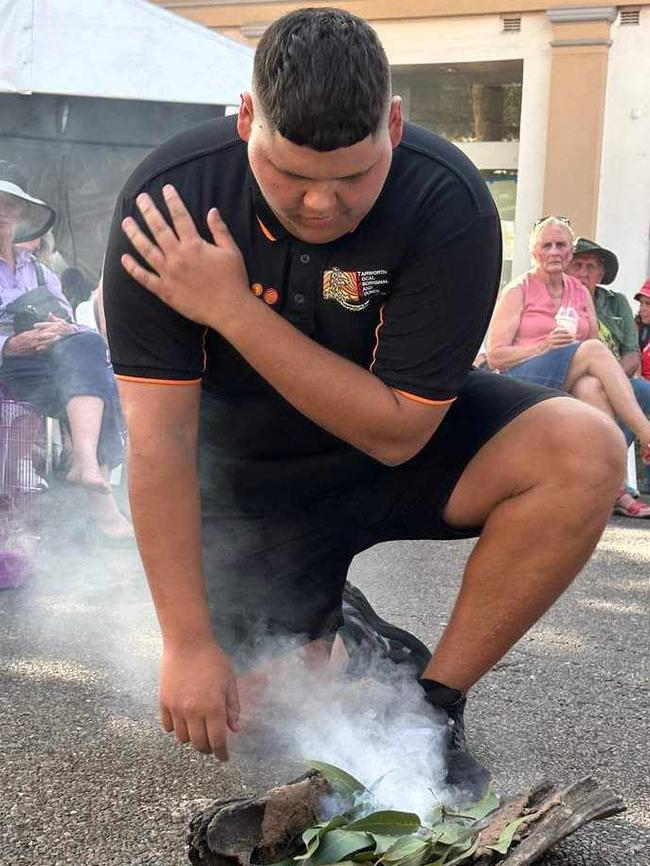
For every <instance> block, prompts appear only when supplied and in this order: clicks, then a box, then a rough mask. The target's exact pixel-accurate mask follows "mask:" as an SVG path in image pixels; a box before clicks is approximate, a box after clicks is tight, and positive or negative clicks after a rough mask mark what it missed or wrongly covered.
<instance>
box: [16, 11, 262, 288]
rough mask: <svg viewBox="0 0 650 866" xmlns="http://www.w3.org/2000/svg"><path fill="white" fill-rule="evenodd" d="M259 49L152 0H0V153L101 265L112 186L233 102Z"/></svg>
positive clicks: (92, 273)
mask: <svg viewBox="0 0 650 866" xmlns="http://www.w3.org/2000/svg"><path fill="white" fill-rule="evenodd" d="M252 63H253V51H252V49H250V48H249V47H247V46H245V45H240V44H238V43H237V42H234V41H233V40H231V39H228V38H226V37H225V36H222V35H220V34H217V33H213V32H212V31H210V30H208V29H206V28H204V27H201V26H199V25H198V24H194V23H192V22H190V21H187V20H186V19H184V18H181V17H180V16H177V15H174V14H173V13H171V12H167V11H166V10H164V9H161V8H159V7H158V6H154V5H153V4H150V3H147V2H145V0H0V160H3V159H4V160H9V161H10V162H13V163H17V164H19V165H20V166H21V167H22V168H23V169H24V170H25V171H26V172H27V174H28V176H29V182H30V187H31V191H32V192H33V194H34V195H36V196H37V197H38V198H43V199H45V200H46V201H48V202H49V203H50V204H51V205H52V206H53V207H54V208H55V210H56V212H57V215H58V216H57V221H56V223H55V226H54V235H55V241H56V244H57V247H58V249H59V250H60V251H61V252H62V254H63V256H64V258H65V260H66V262H67V263H68V264H69V265H71V266H74V267H78V268H80V269H81V270H82V271H83V272H84V274H85V275H86V276H87V277H88V278H90V279H91V280H95V279H96V278H97V276H98V274H99V269H100V267H101V262H102V258H103V251H104V246H105V243H106V237H107V234H108V228H109V224H110V219H111V214H112V211H113V206H114V202H115V199H116V197H117V194H118V193H119V191H120V189H121V187H122V185H123V184H124V181H125V180H126V178H127V177H128V175H129V174H130V172H131V171H132V170H133V168H134V167H135V166H136V165H137V164H138V163H139V162H140V161H141V160H142V159H143V157H144V156H145V155H146V154H147V153H148V151H150V150H151V148H153V147H155V146H156V145H157V144H159V143H160V142H161V141H163V140H164V139H166V138H169V137H171V136H172V135H174V134H176V133H177V132H180V131H181V130H183V129H186V128H187V127H189V126H192V125H194V124H196V123H199V122H201V121H204V120H208V119H210V118H214V117H217V116H220V115H223V114H224V113H225V112H226V111H227V110H228V106H236V105H237V104H238V102H239V94H240V93H241V92H242V90H245V89H247V88H248V87H249V85H250V77H251V73H252Z"/></svg>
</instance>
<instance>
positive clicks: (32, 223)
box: [0, 160, 56, 244]
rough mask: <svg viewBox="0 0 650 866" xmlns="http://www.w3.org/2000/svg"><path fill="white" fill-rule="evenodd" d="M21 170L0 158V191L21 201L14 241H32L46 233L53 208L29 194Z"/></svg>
mask: <svg viewBox="0 0 650 866" xmlns="http://www.w3.org/2000/svg"><path fill="white" fill-rule="evenodd" d="M26 185H27V184H26V182H25V180H24V174H23V172H22V171H21V170H20V169H19V168H17V167H16V166H15V165H12V163H10V162H6V161H5V160H0V193H5V194H6V195H11V196H13V197H14V198H17V199H20V201H21V202H22V203H23V206H22V213H21V219H20V222H19V223H18V228H17V229H16V234H15V236H14V243H17V244H19V243H22V242H23V241H33V240H35V239H36V238H40V237H42V236H43V235H44V234H46V233H47V232H48V231H49V230H50V229H51V228H52V225H53V224H54V220H55V219H56V213H55V212H54V209H53V208H51V207H50V206H49V204H45V202H44V201H41V200H40V199H38V198H34V197H33V196H31V195H29V194H28V193H27V192H26V191H25V189H24V187H25V186H26Z"/></svg>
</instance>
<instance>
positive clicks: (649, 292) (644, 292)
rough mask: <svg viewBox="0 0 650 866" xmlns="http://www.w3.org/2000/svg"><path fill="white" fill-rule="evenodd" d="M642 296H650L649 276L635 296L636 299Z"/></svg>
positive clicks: (638, 299)
mask: <svg viewBox="0 0 650 866" xmlns="http://www.w3.org/2000/svg"><path fill="white" fill-rule="evenodd" d="M641 298H650V277H648V279H647V280H646V281H645V283H644V284H643V285H642V286H641V288H640V289H639V291H638V292H637V293H636V295H635V296H634V300H635V301H640V300H641Z"/></svg>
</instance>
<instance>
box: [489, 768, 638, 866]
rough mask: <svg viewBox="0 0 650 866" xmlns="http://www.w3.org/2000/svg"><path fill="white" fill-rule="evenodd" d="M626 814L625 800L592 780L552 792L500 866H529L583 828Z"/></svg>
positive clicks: (524, 826)
mask: <svg viewBox="0 0 650 866" xmlns="http://www.w3.org/2000/svg"><path fill="white" fill-rule="evenodd" d="M624 811H625V803H624V802H623V799H622V798H621V797H619V796H618V794H615V793H614V792H613V791H610V790H609V789H608V788H601V787H599V785H598V783H597V782H596V780H595V779H593V778H591V777H590V776H587V777H586V778H584V779H580V781H578V782H574V783H573V784H572V785H568V786H567V787H566V788H563V789H561V790H555V791H552V792H551V793H549V794H548V795H547V796H546V797H545V799H543V800H542V802H541V803H540V804H539V805H537V806H536V807H535V810H534V812H532V813H531V814H530V822H527V823H526V824H524V825H523V826H522V831H523V834H525V835H524V838H522V840H521V841H520V842H519V844H518V845H517V847H516V848H515V849H514V850H513V851H512V852H510V853H509V854H508V855H507V856H506V859H505V860H502V861H501V866H529V864H531V863H533V862H534V861H535V860H536V859H537V858H538V857H539V856H540V855H541V854H543V853H544V852H545V851H548V850H549V848H552V846H553V845H555V843H556V842H559V841H560V840H561V839H565V838H566V837H567V836H570V835H571V833H574V832H575V831H576V830H577V829H578V828H579V827H582V826H583V824H588V823H589V822H590V821H595V820H597V819H599V818H609V817H611V816H612V815H618V814H619V813H621V812H624ZM523 834H522V835H523Z"/></svg>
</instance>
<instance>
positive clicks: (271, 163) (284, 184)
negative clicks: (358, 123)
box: [238, 93, 402, 244]
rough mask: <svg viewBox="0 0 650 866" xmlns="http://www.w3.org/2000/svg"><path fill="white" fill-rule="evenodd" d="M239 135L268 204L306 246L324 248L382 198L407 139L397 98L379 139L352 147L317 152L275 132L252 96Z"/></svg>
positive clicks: (352, 227) (370, 138)
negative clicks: (399, 147) (394, 158)
mask: <svg viewBox="0 0 650 866" xmlns="http://www.w3.org/2000/svg"><path fill="white" fill-rule="evenodd" d="M238 130H239V134H240V136H241V138H242V139H243V140H244V141H246V142H248V160H249V163H250V166H251V170H252V172H253V175H254V176H255V179H256V181H257V183H258V185H259V187H260V190H261V191H262V195H263V196H264V198H265V200H266V202H267V204H268V205H269V207H270V208H271V210H272V211H273V213H274V214H275V215H276V217H277V218H278V219H279V220H280V222H281V223H282V225H283V226H284V227H285V228H286V229H287V230H288V231H290V232H291V234H292V235H294V236H295V237H297V238H300V240H303V241H306V242H307V243H311V244H324V243H328V242H329V241H333V240H336V238H340V237H342V236H343V235H345V234H347V233H348V232H352V231H354V230H355V229H356V227H357V226H358V225H359V223H360V222H361V220H362V219H363V218H364V217H365V216H366V214H367V213H368V212H369V211H370V209H371V208H372V206H373V205H374V203H375V201H376V200H377V198H378V196H379V193H380V192H381V190H382V188H383V186H384V183H385V181H386V177H387V176H388V171H389V169H390V164H391V160H392V154H393V149H394V148H395V147H397V145H398V144H399V142H400V141H401V138H402V112H401V102H400V99H399V97H394V98H393V101H392V102H391V106H390V111H389V112H388V114H387V117H386V119H385V120H384V121H383V123H382V125H381V126H380V128H379V129H378V130H377V132H376V134H375V135H374V136H368V137H367V138H364V139H363V140H362V141H358V142H357V143H356V144H353V145H351V146H350V147H341V148H338V149H337V150H332V151H325V152H321V151H316V150H312V149H311V148H309V147H305V146H302V145H298V144H294V143H293V142H291V141H289V140H288V139H286V138H284V137H283V136H282V135H280V134H279V133H278V132H277V131H275V130H273V129H272V128H271V127H270V126H269V124H268V123H267V121H266V119H265V118H264V116H263V115H262V113H261V112H260V111H259V110H258V109H257V103H256V102H255V99H254V97H252V96H251V95H250V94H248V93H246V94H244V96H243V99H242V105H241V108H240V112H239V121H238Z"/></svg>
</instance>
